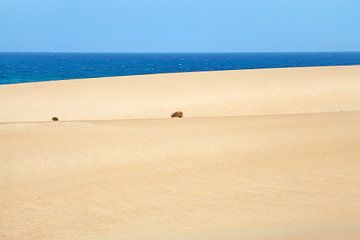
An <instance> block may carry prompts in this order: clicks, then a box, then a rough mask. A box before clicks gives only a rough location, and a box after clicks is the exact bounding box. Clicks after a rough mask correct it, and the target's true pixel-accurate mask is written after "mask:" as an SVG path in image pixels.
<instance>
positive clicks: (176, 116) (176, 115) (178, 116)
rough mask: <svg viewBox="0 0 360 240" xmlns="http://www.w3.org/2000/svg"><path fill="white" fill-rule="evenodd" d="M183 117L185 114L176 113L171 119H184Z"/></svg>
mask: <svg viewBox="0 0 360 240" xmlns="http://www.w3.org/2000/svg"><path fill="white" fill-rule="evenodd" d="M183 115H184V114H183V112H180V111H179V112H174V113H173V114H171V118H182V117H183Z"/></svg>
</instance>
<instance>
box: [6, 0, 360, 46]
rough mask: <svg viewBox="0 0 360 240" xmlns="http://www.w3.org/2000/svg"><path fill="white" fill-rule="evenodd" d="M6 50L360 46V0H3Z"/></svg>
mask: <svg viewBox="0 0 360 240" xmlns="http://www.w3.org/2000/svg"><path fill="white" fill-rule="evenodd" d="M0 51H41V52H46V51H51V52H262V51H267V52H269V51H272V52H280V51H360V0H0Z"/></svg>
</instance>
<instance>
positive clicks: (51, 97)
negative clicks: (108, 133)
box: [0, 66, 360, 122]
mask: <svg viewBox="0 0 360 240" xmlns="http://www.w3.org/2000/svg"><path fill="white" fill-rule="evenodd" d="M359 76H360V66H348V67H315V68H288V69H262V70H240V71H219V72H199V73H178V74H159V75H143V76H129V77H113V78H100V79H87V80H86V84H85V83H84V80H77V81H52V82H42V83H30V84H16V85H7V86H0V103H6V104H1V107H0V122H23V121H24V122H28V121H49V120H50V119H51V118H52V117H53V116H56V117H58V118H59V119H60V120H89V119H91V120H94V119H96V120H100V119H146V118H167V117H169V116H170V115H171V113H173V112H175V111H178V110H181V111H183V112H184V114H185V116H187V117H209V116H213V117H217V116H240V115H268V114H292V113H317V112H338V111H359V110H360V81H359ZM20 96H21V97H20Z"/></svg>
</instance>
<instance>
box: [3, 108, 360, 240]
mask: <svg viewBox="0 0 360 240" xmlns="http://www.w3.org/2000/svg"><path fill="white" fill-rule="evenodd" d="M359 122H360V113H359V112H354V113H324V114H304V115H283V116H267V117H264V116H259V117H225V118H203V119H182V120H170V119H169V120H165V119H164V120H136V121H134V120H132V121H90V122H64V123H61V122H59V123H17V124H0V152H1V154H2V159H1V181H0V189H1V192H2V196H1V198H0V206H1V207H2V209H1V215H0V236H2V238H3V239H24V236H26V239H239V238H241V239H279V238H280V239H304V238H306V239H320V238H321V239H358V238H359V237H360V221H359V220H360V202H359V199H360V178H359V172H360V161H359V156H360V125H359V124H358V123H359Z"/></svg>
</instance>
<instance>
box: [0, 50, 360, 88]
mask: <svg viewBox="0 0 360 240" xmlns="http://www.w3.org/2000/svg"><path fill="white" fill-rule="evenodd" d="M356 64H360V52H328V53H181V54H180V53H144V54H142V53H0V84H12V83H24V82H38V81H49V80H60V79H74V78H76V79H77V78H94V77H106V76H126V75H137V74H154V73H175V72H194V71H214V70H235V69H257V68H281V67H305V66H337V65H356Z"/></svg>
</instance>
